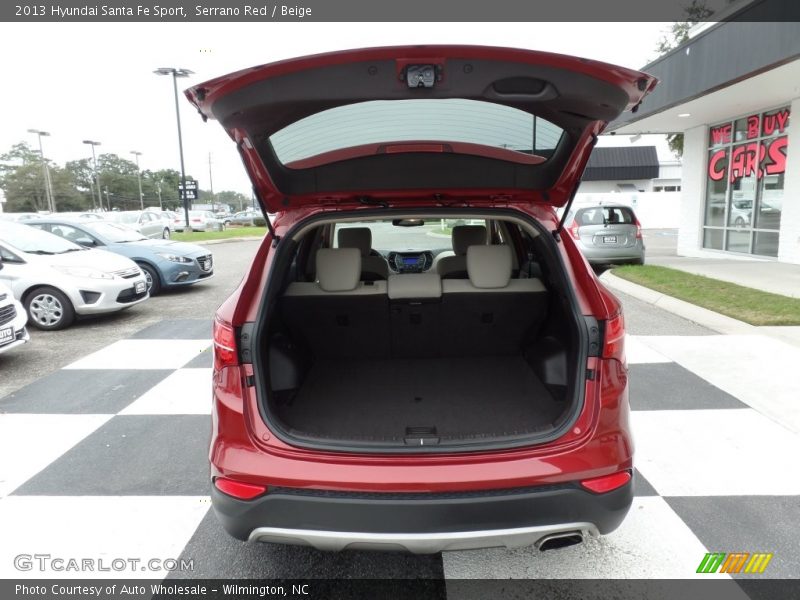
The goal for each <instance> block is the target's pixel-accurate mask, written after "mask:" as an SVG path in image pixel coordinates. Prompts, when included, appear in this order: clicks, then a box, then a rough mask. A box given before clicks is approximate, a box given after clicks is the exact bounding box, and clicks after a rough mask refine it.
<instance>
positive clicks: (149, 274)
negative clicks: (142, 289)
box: [137, 263, 161, 296]
mask: <svg viewBox="0 0 800 600" xmlns="http://www.w3.org/2000/svg"><path fill="white" fill-rule="evenodd" d="M137 264H138V265H139V268H140V269H141V270H142V273H144V278H145V279H146V280H147V291H148V292H150V295H151V296H155V295H156V294H158V293H159V292H160V291H161V278H160V277H159V276H158V271H156V270H155V269H154V268H153V267H151V266H150V265H147V264H145V263H137Z"/></svg>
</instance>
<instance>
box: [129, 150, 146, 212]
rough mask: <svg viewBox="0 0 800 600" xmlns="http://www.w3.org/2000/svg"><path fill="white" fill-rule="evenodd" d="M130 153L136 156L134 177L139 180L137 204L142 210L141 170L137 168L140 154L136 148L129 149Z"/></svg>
mask: <svg viewBox="0 0 800 600" xmlns="http://www.w3.org/2000/svg"><path fill="white" fill-rule="evenodd" d="M131 154H133V155H134V156H135V157H136V178H137V179H138V180H139V206H140V207H141V209H142V210H144V194H142V172H141V171H140V170H139V157H140V156H141V155H142V153H141V152H139V151H137V150H131Z"/></svg>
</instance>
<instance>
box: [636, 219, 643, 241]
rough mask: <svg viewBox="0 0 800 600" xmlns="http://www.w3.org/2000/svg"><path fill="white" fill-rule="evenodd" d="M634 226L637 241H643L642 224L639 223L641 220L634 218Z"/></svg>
mask: <svg viewBox="0 0 800 600" xmlns="http://www.w3.org/2000/svg"><path fill="white" fill-rule="evenodd" d="M634 224H635V225H636V239H637V240H640V239H642V224H641V223H640V222H639V219H638V218H636V217H634Z"/></svg>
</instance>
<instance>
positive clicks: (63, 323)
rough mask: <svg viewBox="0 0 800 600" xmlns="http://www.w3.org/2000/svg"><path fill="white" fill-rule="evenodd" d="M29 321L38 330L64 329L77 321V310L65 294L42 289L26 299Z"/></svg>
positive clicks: (31, 293)
mask: <svg viewBox="0 0 800 600" xmlns="http://www.w3.org/2000/svg"><path fill="white" fill-rule="evenodd" d="M25 310H26V311H27V312H28V321H30V323H31V325H33V326H34V327H36V328H37V329H44V330H55V329H64V328H65V327H69V325H70V324H71V323H72V322H73V321H74V320H75V308H74V307H73V306H72V302H70V300H69V298H67V297H66V295H64V293H63V292H60V291H59V290H57V289H55V288H52V287H40V288H36V289H35V290H33V291H32V292H30V293H29V294H28V295H27V296H26V297H25Z"/></svg>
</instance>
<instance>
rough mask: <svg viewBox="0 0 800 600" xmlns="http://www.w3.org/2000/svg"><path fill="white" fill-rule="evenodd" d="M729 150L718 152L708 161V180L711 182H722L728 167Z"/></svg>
mask: <svg viewBox="0 0 800 600" xmlns="http://www.w3.org/2000/svg"><path fill="white" fill-rule="evenodd" d="M727 159H728V149H727V148H726V149H724V150H717V151H716V152H714V154H712V155H711V158H710V159H709V161H708V178H709V179H710V180H711V181H722V178H723V177H725V169H726V167H727V164H726V162H727Z"/></svg>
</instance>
